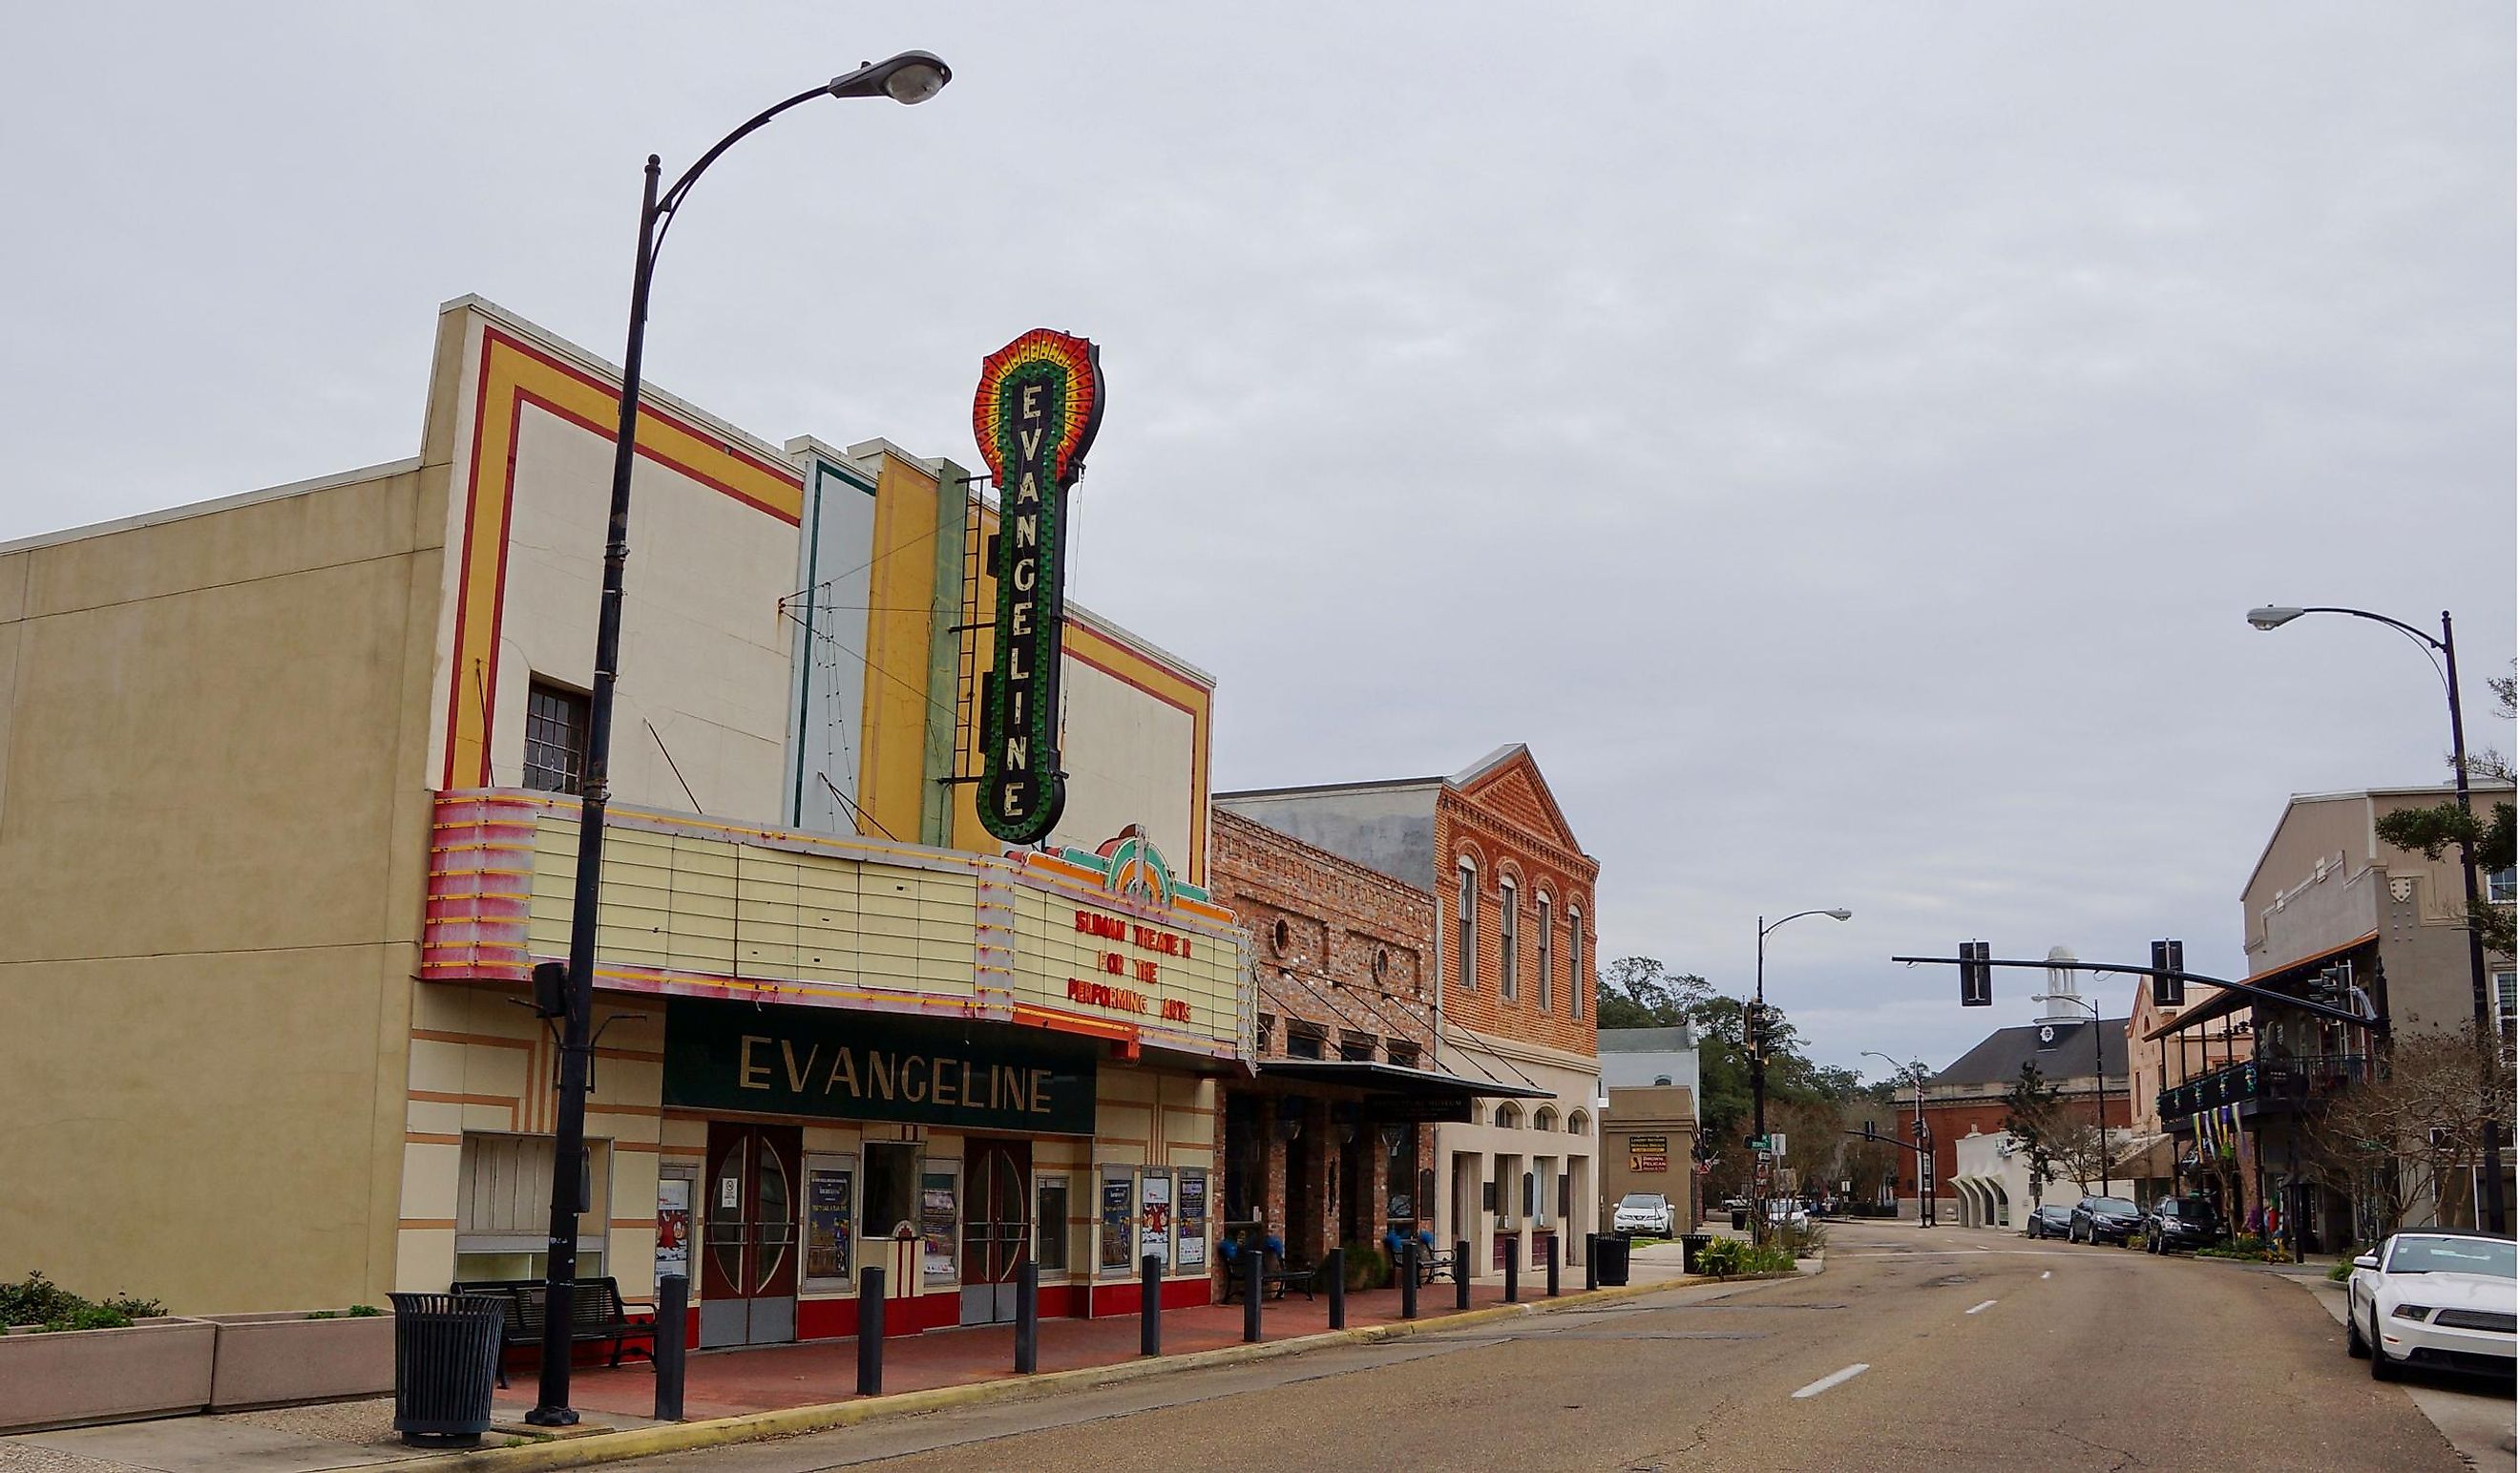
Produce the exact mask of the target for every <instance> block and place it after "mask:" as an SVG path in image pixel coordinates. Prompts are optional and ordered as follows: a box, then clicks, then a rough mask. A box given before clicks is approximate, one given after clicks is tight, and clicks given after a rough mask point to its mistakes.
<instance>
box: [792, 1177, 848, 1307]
mask: <svg viewBox="0 0 2520 1473" xmlns="http://www.w3.org/2000/svg"><path fill="white" fill-rule="evenodd" d="M857 1166H858V1163H857V1157H855V1156H853V1155H820V1154H817V1155H809V1156H807V1157H806V1158H805V1291H806V1292H807V1293H809V1294H810V1293H823V1294H830V1293H843V1292H846V1291H848V1290H849V1289H850V1288H851V1287H852V1284H851V1281H850V1279H851V1274H852V1272H854V1264H855V1257H856V1243H857V1176H858V1171H857Z"/></svg>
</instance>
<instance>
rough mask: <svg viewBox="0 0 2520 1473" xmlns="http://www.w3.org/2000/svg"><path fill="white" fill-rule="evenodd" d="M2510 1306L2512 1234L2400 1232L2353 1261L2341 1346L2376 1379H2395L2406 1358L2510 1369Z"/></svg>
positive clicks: (2443, 1365) (2515, 1289)
mask: <svg viewBox="0 0 2520 1473" xmlns="http://www.w3.org/2000/svg"><path fill="white" fill-rule="evenodd" d="M2515 1312H2520V1280H2515V1279H2514V1277H2513V1275H2512V1242H2511V1239H2509V1238H2507V1237H2491V1236H2488V1235H2486V1234H2484V1233H2480V1232H2461V1231H2457V1230H2454V1229H2447V1228H2436V1229H2433V1230H2430V1231H2424V1232H2401V1233H2399V1234H2397V1235H2396V1236H2394V1237H2391V1238H2389V1239H2388V1240H2387V1241H2385V1242H2383V1243H2381V1244H2380V1246H2379V1247H2378V1248H2376V1249H2374V1250H2372V1251H2371V1252H2369V1253H2366V1254H2363V1256H2362V1257H2361V1258H2358V1259H2356V1260H2354V1275H2353V1277H2351V1278H2349V1279H2347V1280H2346V1281H2345V1353H2346V1354H2347V1355H2349V1356H2353V1357H2356V1358H2357V1359H2360V1358H2362V1357H2364V1356H2368V1357H2369V1358H2370V1360H2371V1379H2373V1380H2375V1381H2390V1380H2395V1379H2396V1378H2397V1377H2398V1376H2399V1375H2400V1374H2401V1373H2402V1372H2403V1371H2404V1369H2405V1368H2406V1367H2407V1366H2409V1365H2416V1366H2433V1367H2437V1368H2440V1369H2443V1370H2465V1371H2481V1372H2484V1373H2487V1374H2490V1375H2498V1376H2508V1375H2510V1374H2511V1373H2512V1366H2513V1363H2514V1362H2513V1355H2512V1340H2513V1334H2512V1331H2513V1317H2514V1314H2515Z"/></svg>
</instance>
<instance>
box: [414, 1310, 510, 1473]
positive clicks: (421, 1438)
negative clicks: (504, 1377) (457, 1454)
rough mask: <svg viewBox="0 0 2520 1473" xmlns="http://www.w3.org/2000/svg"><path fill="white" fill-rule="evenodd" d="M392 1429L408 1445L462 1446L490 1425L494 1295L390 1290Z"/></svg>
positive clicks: (497, 1313)
mask: <svg viewBox="0 0 2520 1473" xmlns="http://www.w3.org/2000/svg"><path fill="white" fill-rule="evenodd" d="M393 1307H394V1419H393V1424H394V1430H395V1431H396V1432H399V1433H401V1434H402V1440H403V1442H404V1444H405V1445H406V1446H409V1447H413V1448H469V1447H472V1446H473V1445H475V1444H477V1443H479V1442H480V1441H481V1434H482V1433H484V1432H487V1431H489V1430H490V1387H491V1383H492V1382H493V1381H495V1380H497V1379H498V1375H499V1327H500V1325H501V1323H502V1322H503V1321H504V1319H505V1317H506V1315H507V1301H506V1300H505V1299H502V1298H501V1297H499V1296H498V1295H495V1294H396V1295H394V1296H393Z"/></svg>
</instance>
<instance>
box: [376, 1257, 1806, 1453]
mask: <svg viewBox="0 0 2520 1473" xmlns="http://www.w3.org/2000/svg"><path fill="white" fill-rule="evenodd" d="M1803 1276H1804V1275H1803V1274H1802V1273H1801V1272H1790V1273H1742V1274H1736V1275H1734V1276H1733V1277H1732V1278H1723V1279H1719V1278H1708V1277H1704V1276H1701V1275H1696V1274H1690V1275H1685V1276H1683V1277H1680V1278H1671V1279H1664V1280H1661V1281H1659V1282H1656V1283H1649V1284H1627V1285H1622V1286H1621V1287H1618V1288H1612V1289H1595V1290H1592V1291H1590V1292H1586V1291H1582V1290H1578V1291H1577V1292H1575V1293H1572V1294H1561V1295H1559V1296H1558V1297H1557V1298H1555V1299H1553V1300H1550V1299H1543V1300H1537V1301H1525V1302H1523V1303H1520V1304H1500V1305H1490V1306H1488V1307H1487V1308H1485V1309H1479V1310H1469V1311H1466V1312H1463V1313H1461V1314H1453V1315H1441V1316H1436V1317H1430V1318H1422V1319H1409V1320H1395V1321H1393V1322H1391V1323H1389V1324H1374V1325H1366V1326H1363V1327H1361V1328H1358V1329H1351V1330H1328V1331H1324V1332H1323V1333H1321V1334H1316V1335H1298V1336H1295V1337H1293V1338H1291V1339H1286V1340H1266V1341H1262V1342H1260V1343H1259V1344H1256V1345H1251V1344H1245V1345H1229V1346H1223V1347H1220V1348H1219V1349H1216V1350H1205V1351H1192V1352H1189V1353H1188V1354H1185V1355H1179V1356H1158V1357H1156V1358H1154V1359H1152V1360H1147V1361H1121V1362H1119V1363H1117V1364H1114V1365H1087V1366H1079V1367H1077V1368H1076V1369H1073V1370H1054V1371H1045V1372H1042V1373H1040V1374H1038V1375H1031V1376H1022V1377H1012V1376H1009V1377H1002V1378H999V1379H997V1380H991V1381H973V1382H970V1383H968V1384H966V1385H962V1386H939V1387H935V1388H932V1389H930V1390H927V1391H905V1392H897V1393H895V1394H893V1395H891V1396H882V1397H864V1398H858V1399H853V1400H851V1401H846V1402H826V1403H821V1404H818V1405H815V1406H788V1407H783V1408H781V1409H780V1410H777V1411H755V1412H747V1413H745V1414H743V1415H742V1416H731V1417H713V1418H709V1419H707V1420H704V1421H696V1422H671V1423H665V1424H662V1425H659V1426H654V1427H635V1428H632V1429H630V1430H629V1431H626V1432H604V1433H596V1434H594V1435H591V1436H587V1437H576V1438H556V1439H553V1440H551V1441H548V1442H537V1443H531V1444H528V1445H525V1446H523V1447H513V1448H478V1449H472V1450H468V1451H462V1452H444V1453H437V1454H434V1455H431V1456H424V1457H409V1458H397V1459H395V1460H394V1461H393V1462H392V1464H391V1465H390V1466H391V1467H392V1468H393V1469H395V1470H396V1473H401V1470H405V1469H409V1470H415V1473H417V1470H422V1469H428V1470H441V1469H442V1470H447V1473H529V1470H539V1469H546V1468H582V1467H588V1466H591V1465H593V1464H596V1463H608V1462H617V1461H620V1460H622V1459H625V1458H633V1457H653V1456H656V1455H657V1454H659V1453H665V1452H688V1451H694V1450H697V1449H701V1448H721V1447H726V1446H728V1445H731V1444H735V1443H749V1442H762V1441H766V1440H768V1439H771V1438H782V1437H796V1436H799V1435H802V1434H804V1433H808V1432H829V1431H832V1429H834V1428H839V1427H854V1426H857V1425H859V1424H860V1423H864V1422H872V1421H877V1420H879V1419H882V1418H887V1417H896V1416H914V1415H917V1414H919V1413H921V1412H929V1411H944V1410H947V1409H950V1408H954V1407H960V1406H983V1405H986V1404H989V1403H993V1402H1012V1401H1020V1400H1022V1399H1025V1398H1028V1397H1034V1396H1040V1395H1043V1394H1046V1393H1051V1392H1058V1391H1091V1390H1095V1389H1098V1388H1101V1387H1104V1386H1116V1385H1120V1384H1123V1383H1126V1382H1130V1381H1142V1380H1145V1379H1147V1378H1148V1377H1150V1376H1160V1375H1170V1374H1173V1373H1174V1372H1177V1371H1186V1370H1200V1369H1205V1368H1207V1367H1210V1366H1217V1365H1241V1364H1246V1363H1248V1362H1251V1361H1274V1360H1277V1359H1278V1358H1280V1357H1282V1356H1296V1355H1302V1354H1303V1353H1304V1352H1306V1351H1315V1350H1327V1349H1329V1348H1331V1347H1334V1346H1344V1345H1373V1344H1378V1343H1380V1342H1382V1341H1386V1340H1402V1339H1407V1338H1409V1337H1411V1336H1414V1335H1425V1334H1432V1333H1436V1332H1439V1331H1448V1330H1458V1329H1463V1328H1467V1327H1469V1326H1471V1325H1477V1324H1485V1323H1489V1322H1491V1321H1494V1320H1499V1319H1510V1318H1514V1317H1518V1316H1525V1315H1544V1314H1549V1313H1552V1312H1553V1311H1558V1310H1568V1309H1577V1308H1581V1307H1583V1306H1587V1305H1598V1304H1614V1303H1617V1302H1618V1301H1620V1300H1625V1299H1637V1298H1642V1297H1643V1296H1644V1295H1647V1294H1659V1293H1661V1292H1663V1291H1664V1290H1666V1289H1687V1288H1694V1287H1697V1286H1699V1285H1702V1284H1714V1283H1755V1282H1759V1281H1762V1280H1769V1279H1788V1278H1800V1277H1803Z"/></svg>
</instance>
